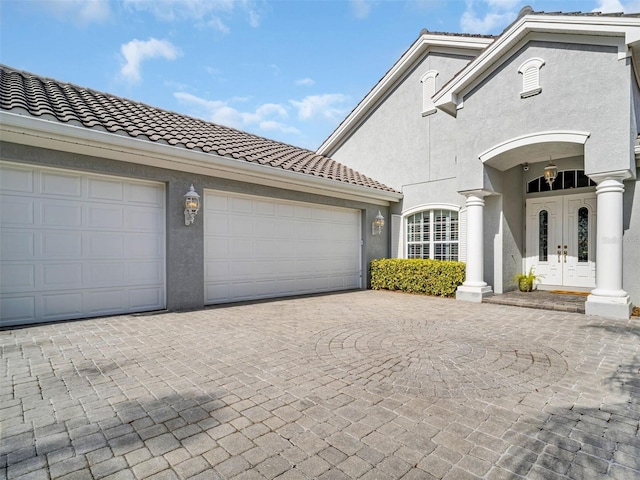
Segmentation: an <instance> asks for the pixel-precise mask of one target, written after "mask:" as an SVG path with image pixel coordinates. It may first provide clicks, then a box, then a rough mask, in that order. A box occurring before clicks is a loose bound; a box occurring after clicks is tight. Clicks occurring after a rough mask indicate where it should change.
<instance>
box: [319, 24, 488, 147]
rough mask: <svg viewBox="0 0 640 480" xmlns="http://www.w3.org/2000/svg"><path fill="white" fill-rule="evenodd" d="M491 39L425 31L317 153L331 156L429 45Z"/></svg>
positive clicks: (461, 45) (469, 46)
mask: <svg viewBox="0 0 640 480" xmlns="http://www.w3.org/2000/svg"><path fill="white" fill-rule="evenodd" d="M491 42H493V38H484V37H466V36H456V35H441V34H432V33H428V32H427V33H423V34H422V35H420V37H418V39H417V40H416V41H415V42H414V43H413V45H411V46H410V47H409V48H408V49H407V51H406V52H405V53H404V54H403V55H402V57H400V59H399V60H398V61H397V62H396V63H395V64H394V65H393V67H391V69H389V71H388V72H387V73H386V74H385V76H384V77H382V79H381V80H380V81H379V82H378V83H377V84H376V85H375V86H374V87H373V88H372V89H371V91H370V92H369V93H368V94H367V95H366V96H365V97H364V98H363V99H362V101H360V103H359V104H358V105H357V106H356V107H355V108H354V109H353V111H352V112H351V113H350V114H349V115H348V116H347V118H345V119H344V120H343V122H342V123H341V124H340V125H339V126H338V127H337V128H336V129H335V130H334V131H333V133H332V134H331V135H330V136H329V137H328V138H327V139H326V140H325V141H324V142H323V143H322V145H320V147H319V148H318V150H317V151H316V153H318V154H319V155H326V156H331V155H332V154H333V153H334V151H335V149H336V147H337V146H338V145H340V144H341V142H342V141H343V139H344V138H346V137H347V136H348V134H349V132H350V131H352V130H353V128H354V127H355V126H357V125H358V124H359V123H360V122H361V121H362V119H363V118H365V117H366V115H367V114H368V112H369V111H370V110H371V109H372V108H373V107H374V106H375V105H376V104H377V102H378V101H380V100H381V99H382V98H384V96H385V95H386V93H387V91H388V90H389V89H390V88H392V87H393V86H394V85H395V84H396V82H397V81H398V80H400V79H401V78H402V76H403V75H404V74H405V73H406V72H407V70H408V69H409V68H410V67H411V66H412V65H413V64H414V63H415V62H416V61H417V60H418V59H419V58H420V56H422V55H424V54H425V53H426V52H427V51H428V50H429V49H433V48H437V47H441V48H454V49H460V50H463V51H474V52H476V51H479V50H483V49H485V48H486V47H487V45H489V44H491Z"/></svg>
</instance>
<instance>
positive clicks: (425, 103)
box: [422, 77, 436, 112]
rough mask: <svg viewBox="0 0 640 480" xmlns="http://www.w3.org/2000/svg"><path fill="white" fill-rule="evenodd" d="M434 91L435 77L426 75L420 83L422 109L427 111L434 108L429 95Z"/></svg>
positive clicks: (431, 95)
mask: <svg viewBox="0 0 640 480" xmlns="http://www.w3.org/2000/svg"><path fill="white" fill-rule="evenodd" d="M435 93H436V78H435V77H427V78H425V79H424V82H423V83H422V96H423V98H422V111H423V112H428V111H429V110H431V109H433V108H434V105H433V102H432V101H431V97H433V96H434V95H435Z"/></svg>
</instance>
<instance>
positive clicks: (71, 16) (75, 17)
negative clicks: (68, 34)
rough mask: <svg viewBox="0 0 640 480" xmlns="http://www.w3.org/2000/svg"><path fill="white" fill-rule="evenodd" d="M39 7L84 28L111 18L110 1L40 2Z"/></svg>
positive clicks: (61, 0)
mask: <svg viewBox="0 0 640 480" xmlns="http://www.w3.org/2000/svg"><path fill="white" fill-rule="evenodd" d="M38 5H40V6H42V7H43V8H44V9H46V10H49V11H50V12H52V13H53V14H54V15H55V16H56V17H58V18H60V19H63V20H71V21H72V22H73V23H76V24H79V25H82V26H85V25H89V24H91V23H102V22H104V21H106V20H108V19H109V17H110V16H111V8H110V6H109V0H60V1H57V2H52V1H50V0H49V1H41V2H38Z"/></svg>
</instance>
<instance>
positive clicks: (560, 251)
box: [558, 245, 562, 263]
mask: <svg viewBox="0 0 640 480" xmlns="http://www.w3.org/2000/svg"><path fill="white" fill-rule="evenodd" d="M561 256H562V247H561V245H558V263H560V257H561Z"/></svg>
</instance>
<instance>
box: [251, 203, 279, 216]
mask: <svg viewBox="0 0 640 480" xmlns="http://www.w3.org/2000/svg"><path fill="white" fill-rule="evenodd" d="M254 213H255V214H256V215H266V216H269V217H273V216H274V215H275V213H276V205H275V204H274V203H273V202H261V201H260V200H256V202H255V212H254ZM272 221H273V220H272Z"/></svg>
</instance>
